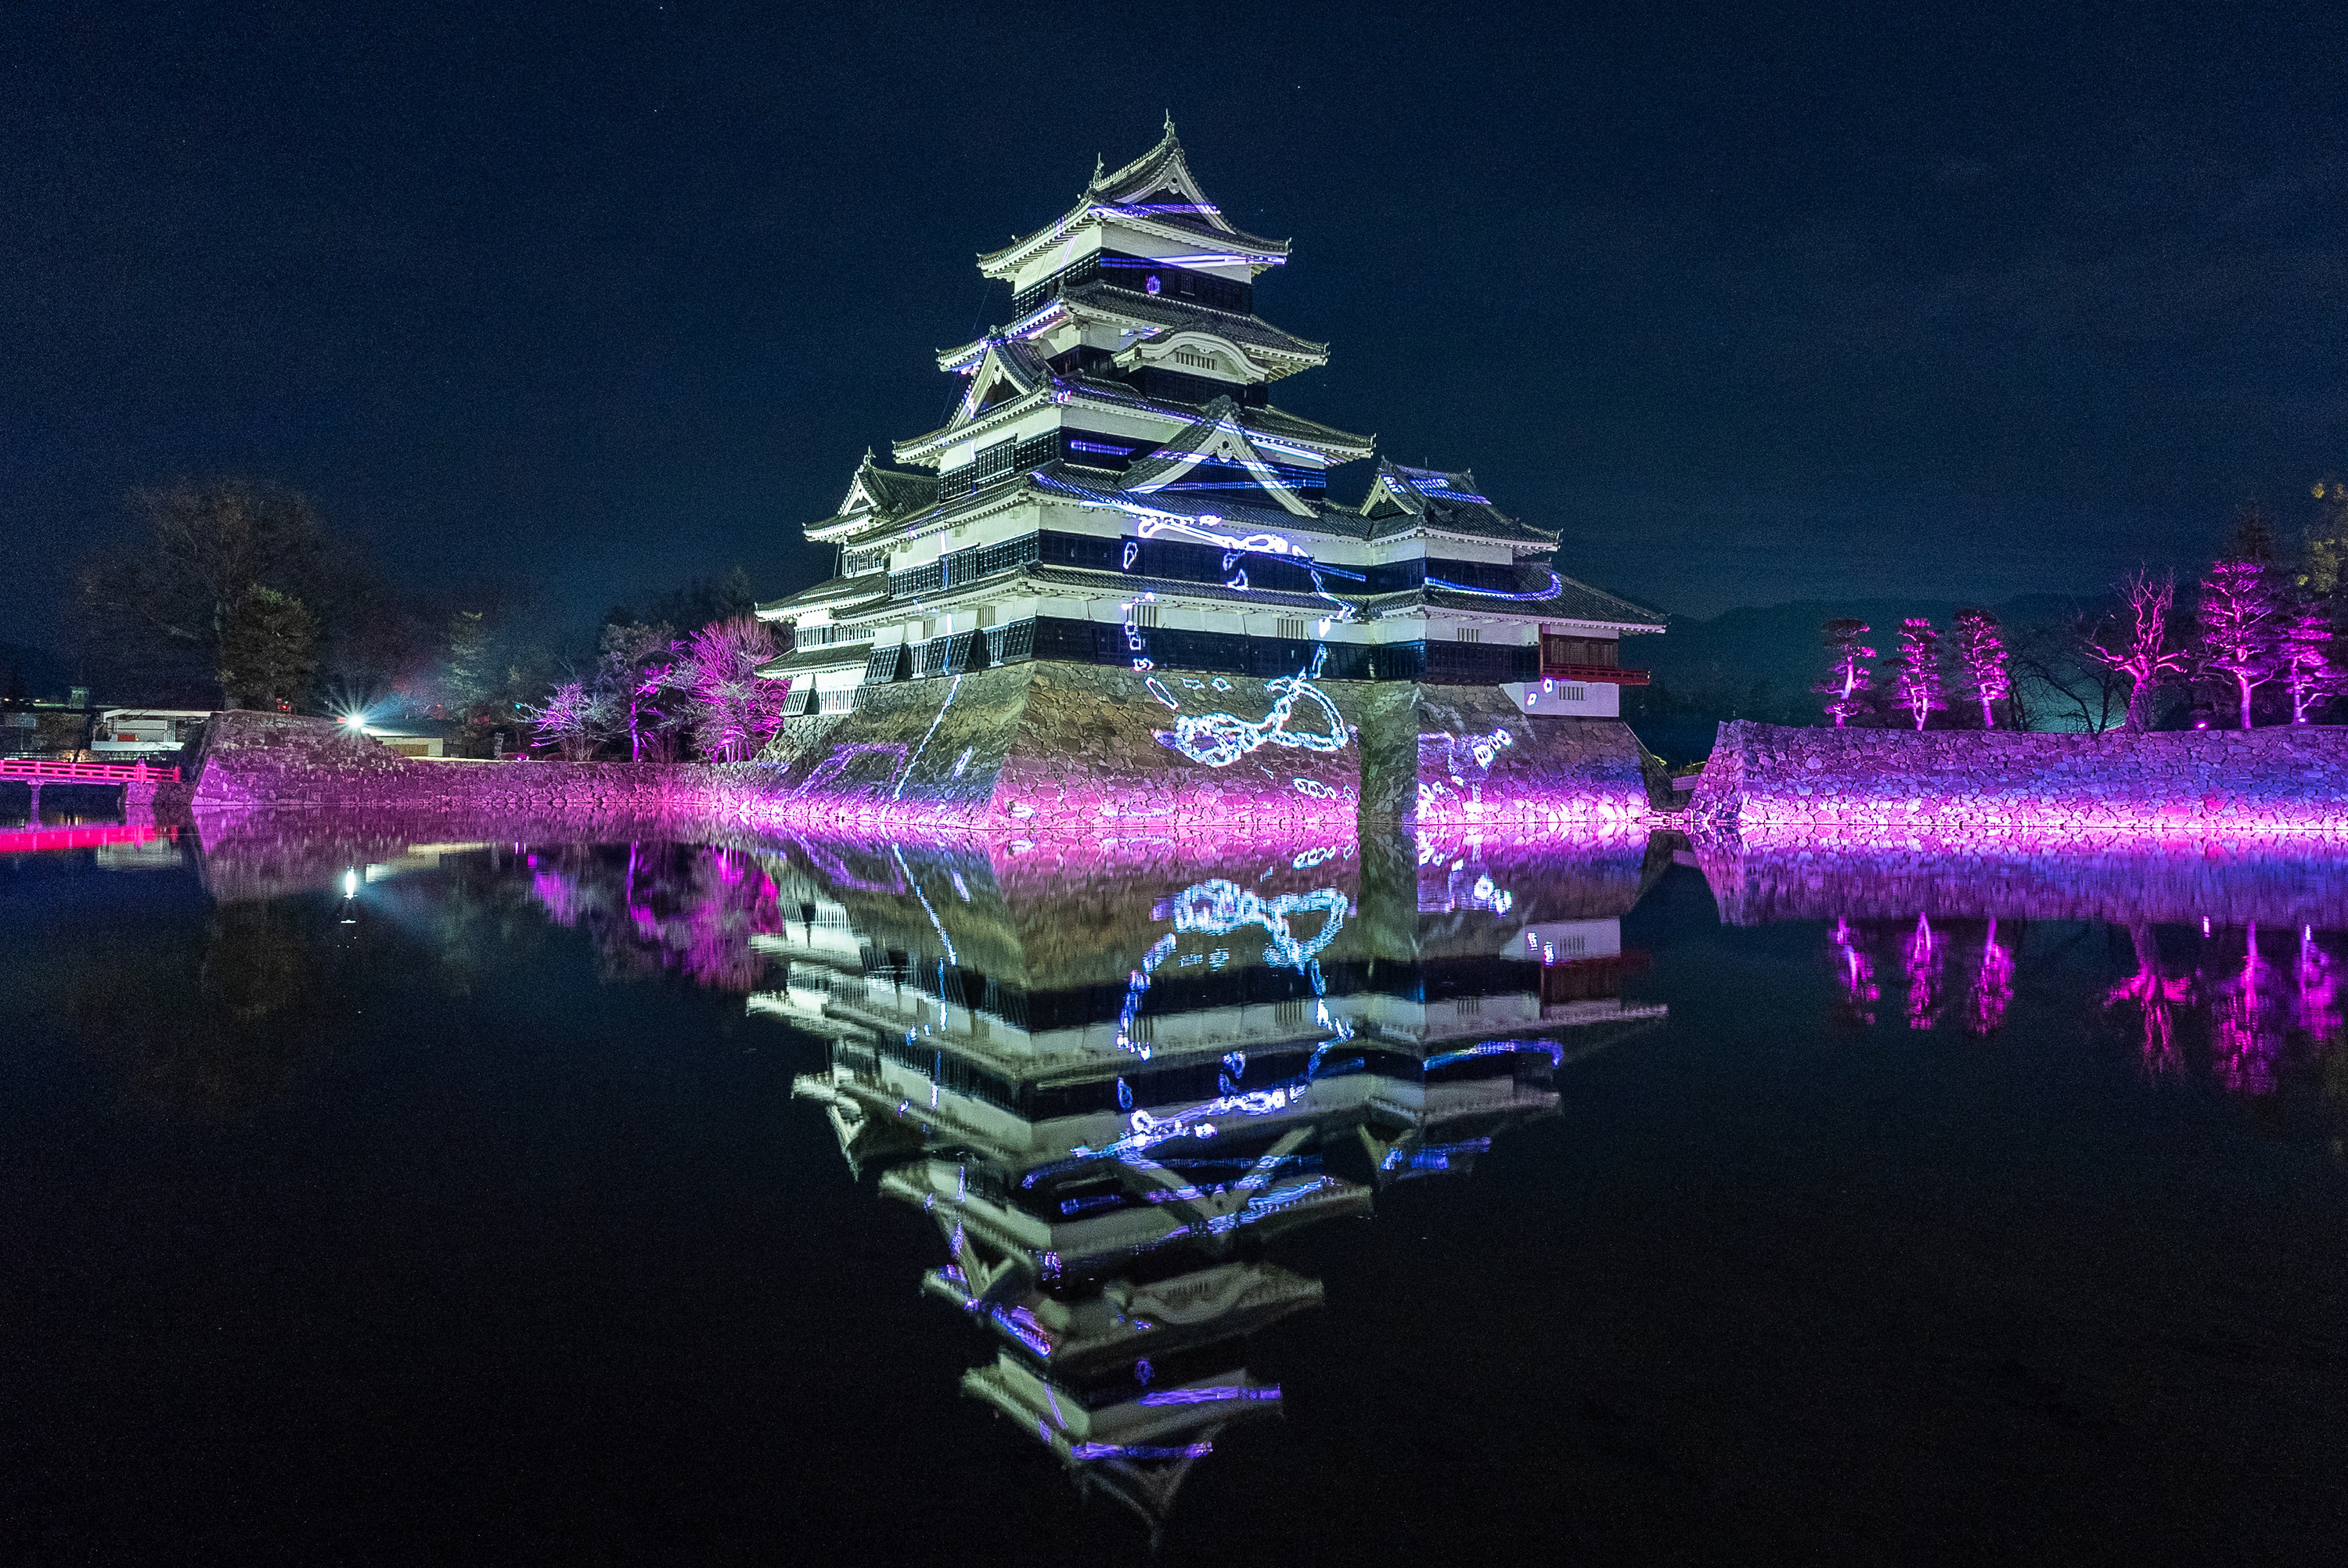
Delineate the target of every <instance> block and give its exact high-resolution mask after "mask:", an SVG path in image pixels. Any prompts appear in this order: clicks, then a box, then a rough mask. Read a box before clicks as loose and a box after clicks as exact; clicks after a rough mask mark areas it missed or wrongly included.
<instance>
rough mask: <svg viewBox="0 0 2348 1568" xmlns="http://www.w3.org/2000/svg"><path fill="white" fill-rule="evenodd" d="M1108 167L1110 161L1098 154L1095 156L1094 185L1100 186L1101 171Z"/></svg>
mask: <svg viewBox="0 0 2348 1568" xmlns="http://www.w3.org/2000/svg"><path fill="white" fill-rule="evenodd" d="M1107 166H1108V160H1107V159H1105V158H1103V157H1101V155H1100V154H1099V153H1094V154H1093V183H1094V184H1095V185H1098V184H1099V183H1100V182H1101V171H1102V170H1103V169H1106V168H1107Z"/></svg>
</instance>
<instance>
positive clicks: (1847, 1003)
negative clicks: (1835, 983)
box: [1833, 919, 1883, 1026]
mask: <svg viewBox="0 0 2348 1568" xmlns="http://www.w3.org/2000/svg"><path fill="white" fill-rule="evenodd" d="M1833 942H1834V954H1833V959H1834V967H1835V975H1836V978H1837V979H1838V980H1839V981H1840V982H1841V988H1842V995H1841V1001H1840V1005H1839V1006H1838V1008H1837V1009H1836V1021H1838V1022H1839V1023H1844V1024H1864V1025H1869V1026H1872V1025H1873V1024H1874V1022H1875V1003H1876V1002H1877V1000H1878V999H1879V998H1880V997H1881V996H1882V994H1883V993H1882V991H1881V990H1880V989H1878V988H1877V986H1876V983H1875V960H1874V959H1873V958H1869V957H1868V956H1867V954H1866V953H1865V952H1864V951H1862V950H1861V949H1860V948H1859V933H1858V932H1857V931H1855V930H1853V929H1852V928H1851V924H1850V922H1849V921H1848V920H1840V919H1838V920H1837V921H1836V922H1835V923H1834V932H1833Z"/></svg>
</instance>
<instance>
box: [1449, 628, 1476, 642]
mask: <svg viewBox="0 0 2348 1568" xmlns="http://www.w3.org/2000/svg"><path fill="white" fill-rule="evenodd" d="M1451 635H1452V636H1453V637H1454V638H1455V639H1457V641H1461V642H1481V641H1484V629H1483V628H1482V627H1480V626H1456V627H1453V628H1452V629H1451Z"/></svg>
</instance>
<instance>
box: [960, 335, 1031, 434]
mask: <svg viewBox="0 0 2348 1568" xmlns="http://www.w3.org/2000/svg"><path fill="white" fill-rule="evenodd" d="M969 375H970V385H969V387H968V388H967V389H966V390H965V391H964V392H963V396H962V402H961V403H960V404H959V405H957V406H956V407H955V409H954V415H953V418H952V419H950V420H948V421H947V422H946V428H947V429H949V430H952V429H953V428H955V427H956V426H958V425H968V424H970V423H971V422H972V421H973V420H974V419H978V418H981V417H983V415H987V414H991V413H993V412H994V410H995V409H998V408H1000V407H1002V406H1003V405H1004V404H1006V403H1014V402H1016V401H1017V400H1018V399H1020V398H1022V397H1025V396H1026V395H1028V394H1029V393H1031V392H1034V391H1035V389H1036V388H1038V387H1040V386H1042V385H1044V384H1045V383H1047V382H1048V381H1049V380H1050V379H1051V372H1050V371H1048V370H1047V369H1045V365H1044V364H1043V362H1042V361H1041V360H1039V359H1037V358H1036V357H1035V351H1034V350H1033V349H1030V348H1029V347H1028V346H1027V345H1026V344H1025V343H1019V342H1016V341H1014V340H1008V339H1004V338H1001V337H991V338H989V339H987V340H986V352H985V353H984V354H982V355H980V356H979V359H978V363H977V364H974V365H973V366H972V367H971V369H970V371H969Z"/></svg>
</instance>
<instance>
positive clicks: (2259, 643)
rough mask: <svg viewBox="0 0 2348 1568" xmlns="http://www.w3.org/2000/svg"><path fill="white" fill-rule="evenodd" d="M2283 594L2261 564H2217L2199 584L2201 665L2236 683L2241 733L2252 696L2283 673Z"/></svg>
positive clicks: (2237, 561) (2246, 725)
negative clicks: (2252, 693)
mask: <svg viewBox="0 0 2348 1568" xmlns="http://www.w3.org/2000/svg"><path fill="white" fill-rule="evenodd" d="M2282 610H2283V604H2282V594H2281V585H2280V583H2279V582H2278V581H2277V580H2276V575H2275V570H2274V569H2273V568H2272V567H2271V566H2268V565H2266V564H2265V563H2263V562H2260V561H2256V560H2250V559H2240V558H2237V559H2231V560H2221V561H2219V562H2218V563H2217V564H2216V565H2215V566H2213V567H2211V568H2210V569H2209V576H2208V577H2205V578H2203V579H2201V603H2200V622H2201V664H2202V667H2203V668H2204V669H2207V670H2213V671H2217V672H2218V673H2219V674H2221V675H2224V676H2226V677H2228V678H2229V679H2230V680H2231V681H2232V682H2234V694H2235V697H2236V700H2237V703H2238V706H2239V708H2240V713H2241V725H2242V728H2243V729H2245V730H2247V729H2249V728H2250V693H2251V692H2255V691H2257V690H2258V689H2259V688H2260V687H2261V686H2263V685H2265V684H2266V683H2267V682H2270V681H2271V680H2273V679H2274V678H2275V676H2276V675H2278V674H2279V673H2281V671H2282V619H2283V616H2282Z"/></svg>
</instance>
